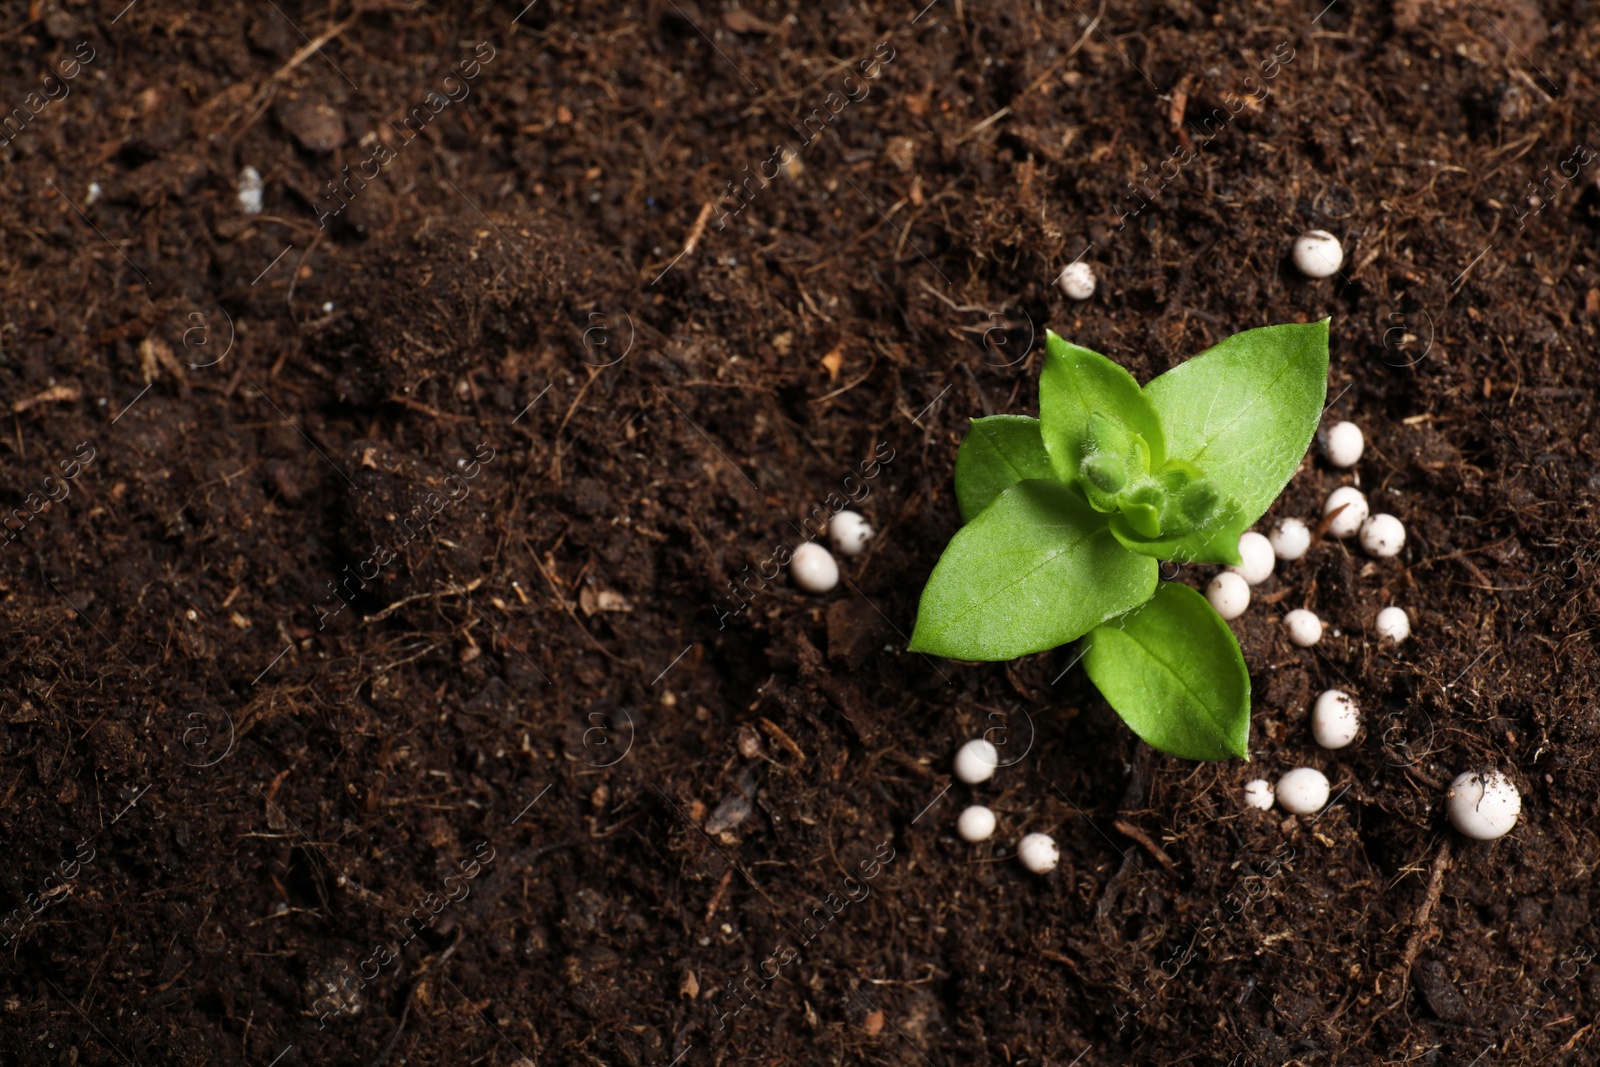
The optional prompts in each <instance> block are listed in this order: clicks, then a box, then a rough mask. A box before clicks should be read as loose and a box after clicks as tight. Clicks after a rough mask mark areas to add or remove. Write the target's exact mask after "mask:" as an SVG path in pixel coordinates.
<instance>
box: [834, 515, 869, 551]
mask: <svg viewBox="0 0 1600 1067" xmlns="http://www.w3.org/2000/svg"><path fill="white" fill-rule="evenodd" d="M872 532H873V531H872V524H871V523H870V522H868V521H867V520H866V519H865V518H863V517H862V516H861V515H859V514H857V513H856V512H854V511H841V512H839V514H837V515H835V516H834V517H833V521H832V522H830V523H828V537H829V538H830V539H832V541H833V547H834V549H835V550H837V551H838V552H839V554H840V555H844V556H859V555H861V553H862V552H863V551H865V550H866V547H867V542H868V541H870V540H872Z"/></svg>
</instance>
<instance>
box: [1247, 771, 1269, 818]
mask: <svg viewBox="0 0 1600 1067" xmlns="http://www.w3.org/2000/svg"><path fill="white" fill-rule="evenodd" d="M1272 799H1273V798H1272V783H1271V782H1269V781H1267V780H1266V779H1265V778H1252V779H1251V780H1250V781H1248V782H1246V783H1245V784H1244V802H1245V803H1246V804H1248V805H1249V806H1250V807H1252V808H1260V809H1261V810H1262V811H1267V810H1269V809H1270V808H1271V807H1272Z"/></svg>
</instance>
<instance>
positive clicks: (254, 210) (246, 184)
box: [238, 167, 265, 215]
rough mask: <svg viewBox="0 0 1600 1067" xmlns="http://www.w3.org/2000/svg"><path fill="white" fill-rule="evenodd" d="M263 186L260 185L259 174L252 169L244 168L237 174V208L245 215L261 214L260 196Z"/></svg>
mask: <svg viewBox="0 0 1600 1067" xmlns="http://www.w3.org/2000/svg"><path fill="white" fill-rule="evenodd" d="M264 188H265V186H263V185H262V184H261V172H260V171H259V170H256V168H254V167H246V168H244V170H241V171H240V172H239V185H238V189H239V207H240V208H241V209H242V210H243V211H244V213H245V214H246V215H259V214H261V194H262V191H263V190H264Z"/></svg>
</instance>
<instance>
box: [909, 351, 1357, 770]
mask: <svg viewBox="0 0 1600 1067" xmlns="http://www.w3.org/2000/svg"><path fill="white" fill-rule="evenodd" d="M1327 392H1328V320H1326V319H1324V320H1323V321H1321V322H1314V323H1309V324H1305V325H1295V324H1290V325H1283V326H1267V327H1263V328H1261V329H1255V330H1246V331H1244V332H1243V333H1239V334H1235V335H1234V336H1232V337H1230V338H1228V339H1227V340H1225V341H1223V342H1222V343H1220V344H1218V345H1216V346H1215V347H1213V348H1209V349H1207V350H1206V351H1205V352H1202V353H1201V354H1200V355H1198V356H1195V357H1194V358H1193V359H1190V360H1187V361H1186V362H1183V363H1180V364H1179V365H1178V366H1176V367H1174V368H1173V369H1172V370H1169V371H1167V372H1166V373H1165V374H1162V375H1160V376H1159V377H1157V378H1155V379H1153V380H1151V381H1150V382H1148V383H1147V384H1146V385H1145V386H1144V387H1143V388H1140V386H1139V384H1138V382H1136V381H1134V379H1133V376H1132V375H1131V374H1129V373H1128V372H1127V371H1126V370H1124V369H1123V368H1122V367H1121V366H1119V365H1117V364H1116V363H1114V362H1112V361H1111V360H1109V359H1107V358H1106V357H1105V356H1102V355H1100V354H1098V353H1096V352H1091V351H1090V350H1089V349H1087V348H1081V347H1079V346H1078V345H1074V344H1070V343H1068V342H1067V341H1064V340H1062V339H1061V338H1060V337H1058V336H1057V335H1056V334H1054V333H1052V332H1048V331H1047V333H1046V348H1045V358H1044V369H1043V371H1042V373H1041V374H1040V377H1039V417H1038V418H1037V419H1034V418H1029V417H1026V416H1022V415H994V416H990V417H988V418H982V419H973V420H972V426H971V429H970V431H969V432H968V434H967V437H966V439H965V440H964V441H963V442H962V443H961V448H960V450H959V451H958V452H957V454H956V470H955V482H956V502H957V505H958V506H959V508H960V510H961V517H962V520H963V521H964V522H965V525H964V526H963V527H962V528H961V529H960V530H959V531H957V532H956V535H955V536H954V537H953V538H951V540H950V544H949V545H948V546H947V547H946V548H945V550H944V554H943V555H942V556H941V557H940V558H939V562H938V564H937V565H936V566H935V567H934V569H933V573H932V574H931V575H930V576H929V578H928V584H927V587H926V588H925V589H923V592H922V602H921V604H920V605H919V607H918V609H917V625H916V630H915V632H914V633H913V634H912V635H911V646H910V647H911V650H912V651H914V652H926V653H931V654H934V655H940V656H949V657H951V658H954V659H964V660H990V661H992V660H1009V659H1015V658H1016V657H1018V656H1024V655H1028V654H1029V653H1033V652H1042V651H1045V650H1047V649H1051V648H1055V647H1057V646H1058V645H1063V644H1066V643H1067V642H1069V641H1074V640H1077V639H1079V638H1084V643H1083V650H1082V663H1083V666H1084V670H1085V671H1086V672H1087V673H1088V675H1089V678H1090V680H1091V681H1093V682H1094V684H1095V685H1096V686H1097V687H1098V688H1099V689H1100V692H1101V693H1102V694H1103V695H1104V696H1105V698H1106V701H1107V702H1108V703H1109V704H1110V705H1111V707H1112V708H1113V709H1114V710H1115V711H1116V712H1117V714H1119V715H1121V716H1122V718H1123V721H1125V722H1126V723H1127V724H1128V726H1129V727H1130V728H1131V729H1132V730H1133V732H1134V733H1135V734H1137V735H1139V737H1141V738H1142V739H1144V740H1145V741H1146V742H1148V743H1149V744H1150V745H1152V746H1154V747H1155V748H1158V749H1160V750H1161V751H1163V752H1169V753H1171V754H1173V755H1175V756H1180V757H1182V758H1185V759H1196V760H1212V759H1227V758H1228V757H1230V756H1240V757H1242V758H1244V759H1249V747H1248V746H1249V734H1250V674H1249V671H1248V670H1246V668H1245V663H1244V656H1243V654H1242V653H1241V652H1240V651H1239V642H1238V640H1237V639H1236V638H1235V637H1234V635H1233V631H1232V630H1231V629H1230V628H1229V627H1228V624H1227V623H1226V622H1224V621H1223V620H1222V618H1221V617H1220V616H1218V615H1217V613H1216V612H1215V611H1214V610H1212V608H1211V605H1210V604H1209V603H1207V601H1206V599H1205V597H1203V596H1201V595H1200V594H1199V593H1197V592H1195V591H1194V590H1193V589H1191V588H1190V587H1189V586H1187V585H1183V584H1181V583H1178V582H1172V581H1167V582H1160V581H1158V580H1157V578H1158V570H1159V564H1158V562H1157V561H1158V560H1170V561H1177V562H1180V563H1225V564H1238V563H1239V535H1240V534H1241V533H1243V532H1244V531H1245V530H1247V529H1248V528H1249V527H1250V526H1251V525H1252V524H1253V523H1254V522H1255V521H1256V520H1257V519H1259V518H1260V517H1261V516H1262V515H1263V514H1264V513H1265V512H1266V510H1267V508H1268V507H1270V506H1271V505H1272V502H1273V501H1274V500H1276V499H1277V497H1278V494H1279V493H1280V492H1282V491H1283V487H1284V486H1285V485H1287V484H1288V483H1289V479H1290V478H1291V477H1292V476H1293V475H1294V472H1295V471H1296V469H1298V467H1299V465H1300V461H1301V459H1302V458H1303V457H1304V456H1305V453H1306V449H1307V447H1308V446H1309V445H1310V443H1311V438H1312V435H1313V434H1314V433H1315V432H1316V428H1317V424H1318V422H1319V421H1320V420H1321V417H1322V408H1323V404H1324V402H1325V400H1326V398H1327ZM1085 635H1087V636H1085Z"/></svg>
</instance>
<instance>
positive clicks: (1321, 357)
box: [1046, 319, 1328, 529]
mask: <svg viewBox="0 0 1600 1067" xmlns="http://www.w3.org/2000/svg"><path fill="white" fill-rule="evenodd" d="M1047 366H1048V364H1047ZM1144 393H1145V396H1147V397H1148V398H1149V399H1150V403H1151V405H1152V406H1153V407H1154V408H1155V410H1156V412H1157V414H1158V415H1159V417H1160V419H1161V427H1162V429H1163V430H1164V431H1165V432H1166V443H1167V452H1168V454H1170V455H1172V456H1174V457H1177V458H1179V459H1183V460H1187V461H1189V462H1191V463H1194V464H1196V465H1198V466H1199V467H1200V469H1201V470H1203V471H1205V472H1206V476H1207V477H1209V478H1210V479H1211V480H1212V481H1214V482H1215V483H1216V485H1217V488H1218V489H1220V490H1221V491H1222V493H1223V495H1224V496H1227V497H1231V498H1233V500H1234V502H1235V503H1237V504H1238V505H1239V507H1240V509H1241V514H1242V515H1243V517H1244V527H1248V526H1249V525H1250V524H1251V523H1253V522H1255V521H1256V520H1257V519H1259V518H1260V517H1261V516H1262V514H1263V513H1264V512H1265V511H1266V510H1267V508H1268V507H1269V506H1270V505H1271V504H1272V502H1273V501H1274V500H1276V499H1277V498H1278V494H1279V493H1280V492H1282V491H1283V487H1284V486H1285V485H1287V484H1289V479H1290V478H1291V477H1292V476H1293V475H1294V472H1295V470H1296V468H1298V467H1299V466H1300V460H1301V459H1302V458H1303V457H1304V456H1305V454H1306V448H1307V447H1308V446H1309V445H1310V444H1311V437H1312V435H1313V434H1315V433H1316V430H1317V423H1318V422H1320V421H1321V419H1322V405H1323V402H1324V401H1325V400H1326V399H1327V396H1328V320H1327V319H1323V320H1322V321H1321V322H1313V323H1307V324H1305V325H1295V324H1289V325H1285V326H1266V327H1262V328H1261V329H1258V330H1246V331H1245V332H1243V333H1238V334H1234V335H1233V336H1232V337H1230V338H1228V339H1227V340H1226V341H1223V342H1222V343H1221V344H1219V345H1216V346H1215V347H1213V348H1208V349H1206V350H1205V351H1204V352H1202V353H1200V354H1199V355H1198V356H1195V357H1194V358H1193V359H1191V360H1189V361H1187V362H1185V363H1180V364H1178V365H1177V366H1176V367H1174V368H1172V369H1171V370H1169V371H1167V373H1165V374H1163V375H1161V376H1160V377H1159V378H1156V379H1155V380H1153V381H1151V382H1150V383H1149V384H1148V385H1146V386H1145V387H1144ZM1046 425H1047V426H1048V420H1046ZM1046 434H1047V436H1046V444H1047V445H1048V444H1049V439H1048V429H1047V430H1046ZM1052 458H1054V457H1053V456H1052ZM1244 527H1241V529H1243V528H1244Z"/></svg>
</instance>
